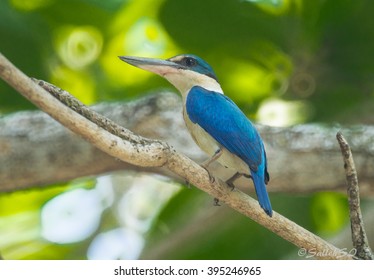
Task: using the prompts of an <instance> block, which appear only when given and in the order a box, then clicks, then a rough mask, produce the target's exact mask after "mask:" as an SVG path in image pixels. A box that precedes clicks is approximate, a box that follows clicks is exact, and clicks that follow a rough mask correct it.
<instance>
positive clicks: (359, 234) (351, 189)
mask: <svg viewBox="0 0 374 280" xmlns="http://www.w3.org/2000/svg"><path fill="white" fill-rule="evenodd" d="M336 138H337V140H338V142H339V145H340V148H341V151H342V155H343V160H344V169H345V173H346V178H347V185H348V188H347V194H348V202H349V215H350V219H351V232H352V241H353V247H354V248H355V249H356V256H357V257H358V258H360V259H363V260H372V259H374V256H373V252H372V250H371V248H370V246H369V242H368V239H367V235H366V232H365V227H364V221H363V220H362V214H361V208H360V192H359V187H358V179H357V172H356V167H355V163H354V161H353V156H352V151H351V148H350V147H349V144H348V142H347V140H345V138H344V136H343V134H342V133H341V132H338V133H337V134H336Z"/></svg>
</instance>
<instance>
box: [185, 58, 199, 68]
mask: <svg viewBox="0 0 374 280" xmlns="http://www.w3.org/2000/svg"><path fill="white" fill-rule="evenodd" d="M183 63H184V64H185V65H186V66H188V67H192V66H195V65H196V60H195V59H193V58H192V57H185V58H184V59H183Z"/></svg>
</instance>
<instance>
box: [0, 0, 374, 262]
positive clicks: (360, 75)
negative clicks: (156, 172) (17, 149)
mask: <svg viewBox="0 0 374 280" xmlns="http://www.w3.org/2000/svg"><path fill="white" fill-rule="evenodd" d="M372 11H374V2H373V1H368V0H367V1H365V0H362V1H353V0H339V1H337V0H331V1H326V0H315V1H307V0H283V1H282V0H257V1H255V0H237V1H233V0H223V1H213V0H205V1H198V0H189V1H181V0H137V1H135V0H132V1H130V0H128V1H125V0H107V1H99V0H65V1H62V0H61V1H59V0H30V1H25V0H2V1H0V51H1V52H2V53H3V54H4V55H5V56H7V57H8V58H9V59H10V60H11V61H12V62H13V63H14V64H16V65H17V66H18V67H19V68H20V69H22V70H23V71H24V72H25V73H27V74H28V75H30V76H32V77H37V78H39V79H44V80H47V81H50V82H52V83H54V84H56V85H58V86H60V87H62V88H64V89H66V90H68V91H70V92H71V93H73V94H75V95H76V96H77V97H78V98H79V99H81V100H82V101H83V102H85V103H87V104H93V103H97V102H101V101H118V100H121V101H125V100H129V99H134V98H138V97H140V96H142V95H144V94H147V93H149V92H151V91H155V90H157V89H162V88H170V89H172V88H171V86H170V85H169V84H168V83H167V82H166V81H164V80H163V79H161V78H159V77H157V76H155V75H152V74H150V73H146V72H145V71H141V70H139V69H135V68H133V67H129V66H127V65H125V64H123V63H122V62H121V61H120V60H119V59H118V58H117V56H119V55H137V56H148V57H162V58H167V57H171V56H173V55H176V54H179V53H194V54H197V55H199V56H201V57H203V58H204V59H205V60H207V61H208V62H209V63H210V64H211V65H212V67H213V68H214V69H215V71H216V74H217V76H218V78H219V80H220V82H221V85H222V88H223V89H224V91H225V92H226V94H227V95H229V96H230V97H231V98H232V99H233V100H234V101H235V102H237V104H238V105H239V106H240V107H241V108H242V109H243V110H244V111H245V112H246V113H247V115H248V117H250V118H252V119H254V120H256V121H259V122H263V123H266V124H269V125H281V126H287V125H294V124H298V123H305V122H327V123H331V122H340V123H359V124H363V123H367V124H371V123H373V122H374V118H373V113H372V112H373V105H374V82H373V81H374V63H373V62H374V61H373V60H374V59H373V49H374V28H373V26H374V22H373V21H374V17H373V16H372ZM172 90H174V89H172ZM174 91H175V90H174ZM25 109H34V108H33V106H32V105H31V104H30V103H29V102H27V101H26V100H25V99H23V98H22V97H21V96H20V95H19V94H17V93H16V92H14V91H13V90H12V89H10V88H9V87H8V86H7V85H6V84H5V83H4V82H2V81H1V82H0V113H1V114H2V115H3V116H5V115H6V114H9V113H12V112H16V111H20V110H25ZM270 164H271V163H270ZM103 178H104V179H103ZM100 180H104V181H105V180H106V185H105V184H104V185H105V188H106V191H102V188H101V187H98V185H99V184H98V182H101V181H100ZM0 183H1V182H0ZM100 186H101V185H100ZM36 187H37V186H36ZM107 189H110V191H107ZM139 189H140V190H139ZM77 190H85V191H86V192H85V194H90V195H94V197H96V198H95V199H97V200H98V202H97V205H99V207H98V208H99V209H101V210H100V211H96V212H97V215H96V220H95V219H94V218H95V217H91V219H92V225H91V227H90V226H88V225H87V227H88V228H91V231H89V232H87V233H86V235H82V234H81V235H82V237H81V238H75V239H74V238H73V239H70V241H68V240H67V239H63V238H61V239H58V241H57V240H56V239H53V237H50V236H49V235H48V234H46V228H47V229H48V228H49V227H52V226H53V227H58V226H61V225H64V226H65V227H74V225H75V224H74V222H72V221H73V220H74V217H78V218H79V219H81V220H80V221H81V226H82V227H84V224H85V222H84V221H85V220H86V219H88V218H87V217H85V216H79V215H81V214H82V213H86V212H88V211H91V210H90V209H91V208H84V207H83V206H81V208H79V207H78V206H77V205H76V204H69V203H65V204H64V203H63V205H65V206H62V207H60V208H59V209H58V210H56V213H57V214H56V216H53V217H50V218H49V219H47V221H49V222H50V220H51V219H52V220H53V221H54V223H56V224H53V225H45V224H44V223H46V221H45V220H44V218H43V217H44V216H43V209H45V207H46V205H52V204H51V203H52V202H53V201H55V200H54V199H55V198H57V197H59V196H61V195H66V194H67V195H69V194H73V193H75V194H78V192H77ZM85 197H88V196H87V195H85ZM92 197H93V196H92ZM130 198H131V199H130ZM271 200H272V203H273V206H274V209H276V210H277V211H278V212H280V213H282V214H284V215H286V216H287V217H289V218H290V219H292V220H294V221H295V222H297V223H299V224H301V225H302V226H304V227H306V228H308V229H309V230H312V231H314V232H316V233H317V234H319V235H322V236H323V237H329V236H334V235H336V234H338V233H339V232H340V230H341V229H342V228H343V227H345V226H346V225H347V206H346V199H345V197H344V196H343V195H341V194H335V193H318V194H314V195H310V196H307V195H305V196H296V195H286V194H271ZM67 201H72V199H70V198H69V197H68V196H67ZM49 203H50V204H49ZM87 203H88V202H87ZM90 203H91V202H90ZM78 204H79V203H78ZM83 204H84V203H82V205H83ZM87 205H88V204H87ZM87 205H86V206H87ZM89 205H90V206H92V207H93V205H96V204H92V203H91V204H89ZM96 209H97V208H96ZM124 211H125V212H126V211H127V212H126V213H129V214H124ZM96 212H95V213H96ZM0 215H1V218H0V253H1V254H2V255H3V257H4V258H7V259H85V258H90V259H92V258H162V259H169V258H170V259H256V258H259V259H287V258H293V257H294V255H293V254H295V252H296V249H295V248H294V247H293V246H292V245H290V244H288V243H287V242H286V241H284V240H281V239H280V238H278V237H277V236H275V235H274V234H272V233H270V232H268V231H267V230H265V229H263V228H261V227H259V226H258V225H256V224H255V223H253V222H251V221H249V220H248V219H246V218H244V217H242V216H241V215H239V214H237V213H235V212H234V211H231V210H230V209H227V208H226V207H225V206H223V207H220V208H219V209H216V208H214V207H212V203H211V198H210V197H208V196H207V195H205V194H203V193H201V192H200V191H198V190H195V189H194V188H190V189H189V188H186V187H185V186H176V185H175V184H174V183H173V182H169V181H168V180H167V179H165V178H159V176H156V177H155V176H149V175H135V174H127V173H125V174H122V173H121V174H116V175H113V176H112V177H110V178H109V179H108V177H101V179H100V178H89V179H87V178H81V179H79V180H76V181H74V182H66V183H65V184H62V185H60V186H53V187H51V188H45V189H43V190H42V191H41V190H40V191H39V190H37V188H36V189H35V190H32V191H27V192H22V193H13V194H2V195H1V196H0ZM129 215H130V216H131V217H130V216H129ZM70 219H71V220H70ZM94 220H95V221H94ZM134 221H135V222H134ZM63 228H64V227H63ZM76 230H77V235H79V234H80V233H79V232H80V231H82V230H83V229H82V228H81V227H80V226H77V229H76ZM85 230H87V228H85ZM62 231H63V230H62ZM72 235H73V236H74V233H72ZM47 236H49V237H47ZM72 240H73V241H72ZM103 240H104V241H103ZM93 244H96V245H97V244H99V245H97V246H98V247H95V246H94V245H93ZM93 248H96V249H93ZM113 248H116V249H113Z"/></svg>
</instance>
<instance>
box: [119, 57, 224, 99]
mask: <svg viewBox="0 0 374 280" xmlns="http://www.w3.org/2000/svg"><path fill="white" fill-rule="evenodd" d="M119 58H120V59H121V60H123V61H124V62H127V63H128V64H131V65H134V66H136V67H139V68H142V69H144V70H148V71H150V72H153V73H156V74H158V75H160V76H162V77H164V78H165V79H167V80H168V81H169V82H170V83H171V84H172V85H174V86H175V87H176V88H177V89H178V90H179V91H180V92H181V93H182V95H183V96H184V97H185V96H186V94H187V93H188V91H189V90H190V89H191V88H192V87H193V86H201V87H203V88H206V89H208V90H213V91H216V92H222V89H221V87H220V85H219V83H218V81H217V77H216V75H215V73H214V71H213V69H212V67H210V65H209V64H208V63H206V62H205V61H204V60H203V59H201V58H200V57H198V56H196V55H192V54H184V55H177V56H174V57H172V58H169V59H166V60H163V59H156V58H143V57H134V56H120V57H119Z"/></svg>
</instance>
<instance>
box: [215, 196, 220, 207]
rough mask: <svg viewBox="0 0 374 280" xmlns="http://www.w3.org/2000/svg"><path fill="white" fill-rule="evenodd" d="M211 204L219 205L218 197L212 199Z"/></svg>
mask: <svg viewBox="0 0 374 280" xmlns="http://www.w3.org/2000/svg"><path fill="white" fill-rule="evenodd" d="M213 205H214V206H221V204H219V199H218V198H214V199H213Z"/></svg>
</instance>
